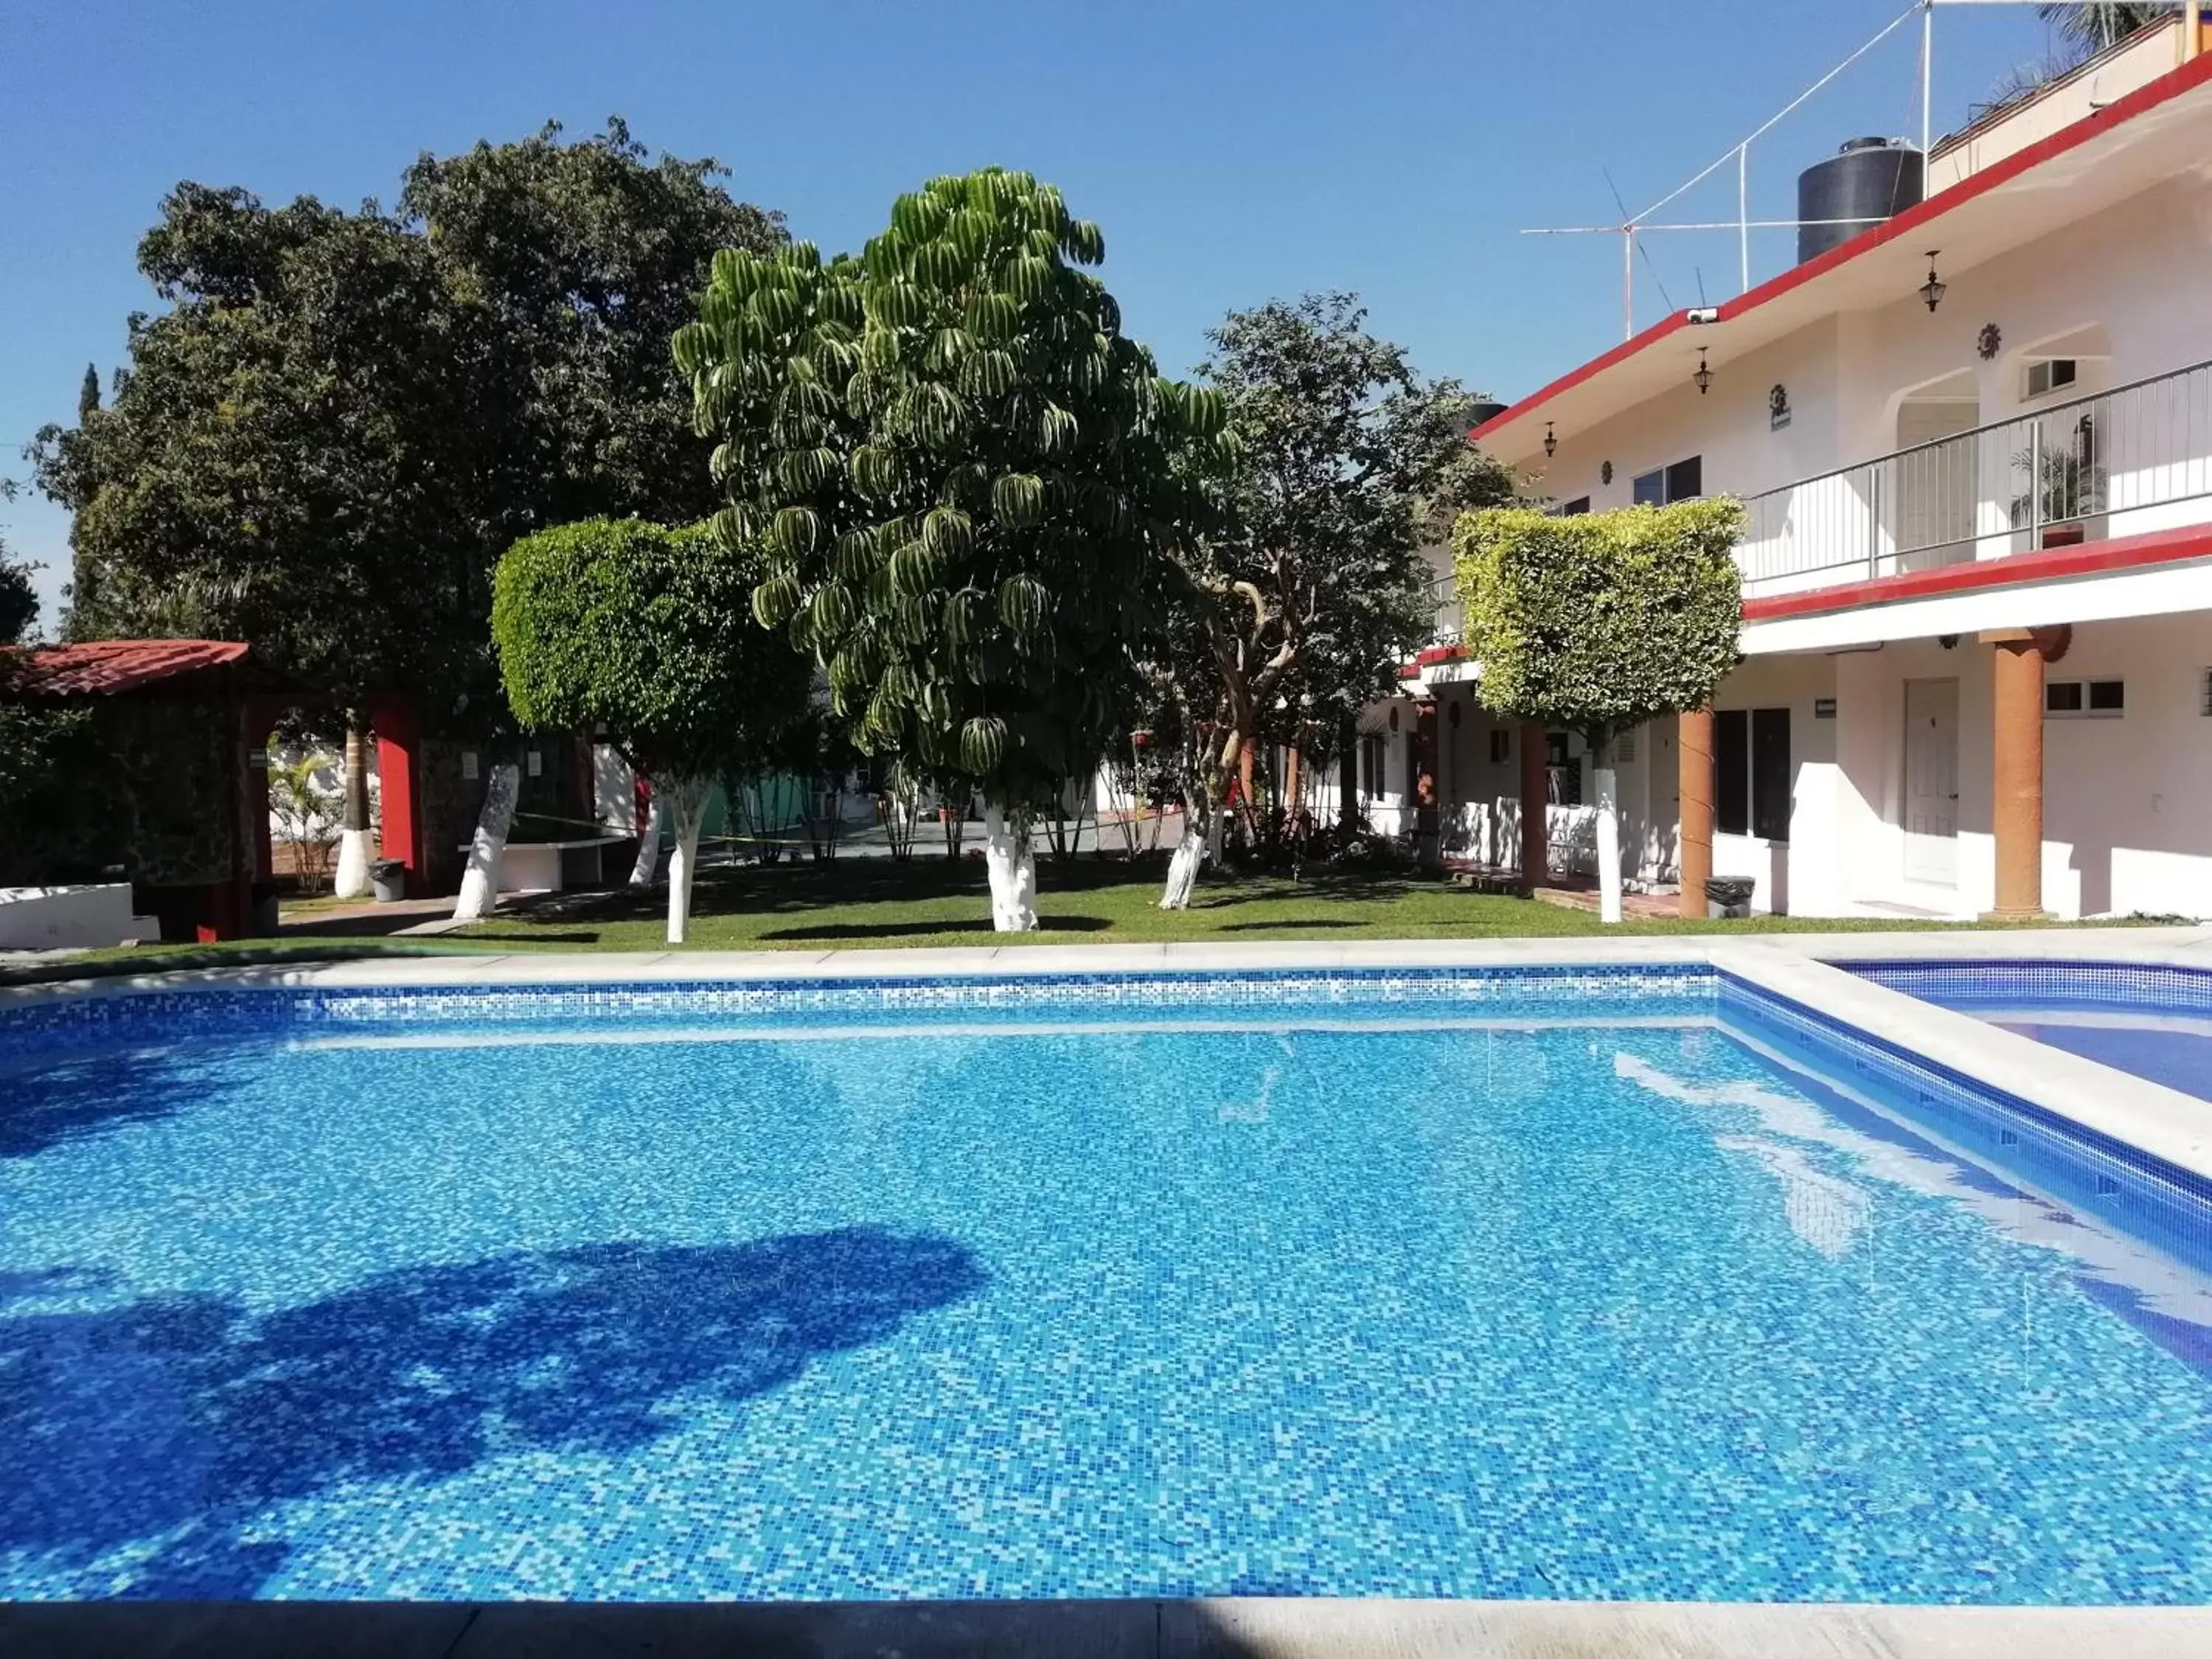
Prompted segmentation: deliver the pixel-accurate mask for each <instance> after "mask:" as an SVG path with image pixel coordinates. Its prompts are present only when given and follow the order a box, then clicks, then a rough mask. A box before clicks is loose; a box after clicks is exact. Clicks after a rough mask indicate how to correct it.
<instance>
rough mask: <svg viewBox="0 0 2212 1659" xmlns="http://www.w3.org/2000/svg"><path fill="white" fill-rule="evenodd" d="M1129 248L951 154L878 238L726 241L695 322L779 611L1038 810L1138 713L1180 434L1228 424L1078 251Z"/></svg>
mask: <svg viewBox="0 0 2212 1659" xmlns="http://www.w3.org/2000/svg"><path fill="white" fill-rule="evenodd" d="M1104 252H1105V249H1104V241H1103V236H1102V235H1101V234H1100V232H1099V231H1098V229H1097V227H1096V226H1094V225H1091V224H1089V223H1087V222H1084V221H1081V220H1079V219H1075V218H1073V217H1072V216H1070V215H1069V213H1068V210H1067V208H1066V204H1065V203H1064V202H1063V200H1062V199H1061V197H1060V192H1059V191H1057V190H1054V188H1053V187H1052V186H1050V185H1044V184H1040V183H1039V182H1038V181H1037V180H1036V179H1033V178H1031V177H1030V175H1028V174H1027V173H1007V172H1002V171H1000V170H998V169H995V168H994V169H987V170H985V171H983V172H981V173H971V174H969V175H967V176H966V177H964V178H961V177H947V178H941V179H933V180H932V181H931V182H930V183H929V184H928V185H927V186H926V187H925V188H924V189H922V190H921V191H916V192H914V193H912V194H909V195H906V196H902V197H899V198H898V200H897V202H896V204H894V205H893V207H892V210H891V222H890V225H889V227H888V228H885V229H884V231H883V232H882V233H881V234H878V235H877V236H876V237H875V238H873V239H872V240H871V241H870V242H869V243H868V244H867V246H866V250H865V252H863V253H862V254H861V255H860V256H859V257H858V258H854V257H849V256H840V257H838V258H833V259H830V260H828V261H824V260H823V258H822V257H821V255H820V254H819V253H818V252H817V250H816V249H815V248H814V247H813V246H811V244H808V243H804V242H802V243H799V244H797V245H795V246H792V247H789V248H786V249H784V250H783V251H781V252H780V253H778V254H775V255H774V256H770V257H763V256H760V255H757V254H751V253H748V252H744V251H742V250H738V251H732V252H726V253H724V254H722V255H719V256H718V257H717V258H716V259H715V261H714V280H713V283H712V286H711V287H710V288H709V289H708V292H707V294H706V295H705V296H704V297H703V299H702V301H701V305H700V311H699V319H698V320H697V321H696V323H694V324H692V325H690V326H688V327H686V328H684V330H682V331H679V332H678V335H677V336H676V341H675V349H676V355H677V358H678V362H680V363H682V365H683V366H684V368H685V369H686V370H688V371H689V372H690V374H691V376H692V384H693V388H694V392H695V396H696V406H697V412H698V419H699V422H700V424H701V427H702V429H704V430H706V431H708V432H709V433H710V434H712V435H714V436H716V437H718V438H720V444H719V445H718V447H716V449H715V451H714V458H713V466H714V476H715V477H716V478H717V480H718V481H719V482H720V483H721V485H722V487H723V489H725V491H726V495H727V497H728V504H727V505H726V507H724V508H723V509H722V510H721V511H720V513H717V515H716V518H715V523H716V525H717V526H718V529H719V531H720V534H721V535H722V536H723V538H724V540H725V543H726V544H728V545H732V546H744V545H745V544H750V543H751V542H753V541H754V540H756V539H758V540H759V541H760V542H761V543H762V544H763V545H764V546H765V548H766V550H767V553H768V556H769V561H770V563H771V566H772V570H773V574H771V575H770V576H769V579H768V580H766V581H764V582H763V583H762V584H761V585H760V586H758V587H757V588H756V589H755V590H754V593H753V610H754V613H755V615H756V616H757V617H758V618H759V619H760V621H761V622H762V623H763V624H764V625H766V626H768V627H771V628H781V629H787V631H788V634H789V637H790V638H791V639H792V640H793V642H794V643H796V644H797V645H798V646H799V647H800V648H801V649H803V650H805V651H806V652H808V653H811V655H812V656H813V657H814V658H815V659H816V660H817V661H818V662H819V663H820V664H821V665H823V668H824V669H825V671H827V673H828V677H829V690H830V696H831V697H832V699H833V701H834V702H835V705H836V708H837V710H838V712H839V713H840V714H844V715H846V716H848V718H849V719H850V720H852V721H853V726H854V738H855V739H856V741H857V742H858V743H859V744H860V745H861V746H862V747H863V748H864V749H865V750H868V751H869V752H872V753H877V754H885V753H889V754H896V755H899V756H902V757H910V758H912V759H914V760H916V761H918V762H919V763H920V764H921V766H922V767H923V768H924V769H927V770H929V771H932V772H933V773H935V774H937V775H940V776H957V777H964V778H966V779H968V780H969V781H972V782H973V784H974V785H975V787H977V788H978V789H979V790H980V791H981V793H982V794H983V797H984V799H985V800H986V802H987V803H988V804H989V805H991V807H992V808H993V809H994V810H997V809H1006V810H1008V811H1012V814H1013V815H1014V817H1015V818H1016V820H1017V821H1019V820H1020V819H1021V817H1022V815H1023V813H1024V811H1026V809H1027V808H1028V807H1029V806H1030V805H1031V804H1033V803H1035V802H1036V801H1038V800H1039V799H1042V797H1043V796H1044V795H1045V794H1046V793H1048V792H1049V791H1051V790H1053V789H1055V788H1056V787H1058V786H1059V785H1060V783H1061V781H1064V780H1065V779H1066V778H1068V777H1071V776H1087V775H1090V774H1091V772H1092V771H1094V770H1095V769H1096V768H1097V765H1098V764H1099V763H1100V761H1101V759H1102V758H1103V755H1104V754H1105V752H1106V749H1107V745H1108V744H1109V741H1110V740H1111V738H1112V737H1113V735H1114V733H1115V732H1116V731H1117V730H1118V729H1119V728H1120V727H1121V726H1122V725H1123V724H1124V723H1125V720H1126V718H1127V712H1128V710H1129V708H1131V707H1132V706H1133V702H1134V699H1135V697H1136V696H1137V694H1138V691H1139V676H1138V665H1139V661H1140V659H1142V658H1143V656H1144V655H1145V653H1146V650H1147V648H1148V647H1149V645H1150V643H1151V641H1152V635H1153V630H1154V629H1155V627H1156V626H1157V622H1158V617H1159V615H1160V612H1161V609H1162V605H1163V603H1164V592H1165V587H1164V578H1165V576H1166V574H1167V570H1168V565H1167V560H1168V558H1169V557H1170V555H1171V553H1172V551H1173V550H1174V549H1175V548H1176V546H1177V545H1178V544H1179V543H1180V541H1181V540H1182V538H1183V537H1184V536H1185V534H1186V533H1187V526H1188V513H1189V510H1190V506H1191V500H1190V495H1189V492H1188V490H1187V489H1185V488H1184V486H1183V484H1182V481H1181V479H1180V478H1179V477H1178V476H1177V474H1176V460H1177V458H1178V456H1180V455H1182V454H1183V453H1185V452H1186V451H1187V450H1188V449H1189V448H1190V447H1197V446H1211V447H1217V448H1218V447H1223V446H1224V442H1225V441H1224V440H1223V439H1222V438H1221V436H1220V433H1221V427H1222V421H1221V402H1220V399H1219V398H1218V395H1216V394H1215V393H1213V392H1209V391H1206V390H1201V389H1194V388H1192V387H1189V386H1183V385H1182V384H1180V383H1178V382H1176V381H1172V380H1164V379H1163V378H1161V377H1160V376H1159V375H1158V373H1157V372H1156V369H1155V367H1154V364H1153V361H1152V355H1151V353H1150V352H1148V351H1146V349H1145V348H1144V347H1142V346H1141V345H1139V344H1138V343H1136V342H1134V341H1133V340H1131V339H1130V338H1129V337H1127V336H1126V335H1124V334H1123V333H1122V332H1121V311H1120V307H1118V306H1117V305H1116V304H1115V301H1114V298H1113V296H1112V295H1110V294H1109V293H1108V292H1107V290H1106V289H1105V287H1104V285H1103V283H1100V282H1099V281H1098V280H1097V278H1096V277H1093V276H1090V275H1088V274H1087V273H1086V272H1085V271H1084V270H1081V269H1079V267H1081V266H1085V265H1095V264H1097V263H1099V261H1100V260H1101V259H1102V258H1103V257H1104ZM1023 840H1024V842H1025V841H1026V832H1025V830H1024V832H1023ZM994 869H995V866H994Z"/></svg>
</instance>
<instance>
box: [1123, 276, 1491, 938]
mask: <svg viewBox="0 0 2212 1659" xmlns="http://www.w3.org/2000/svg"><path fill="white" fill-rule="evenodd" d="M1365 322H1366V313H1365V312H1364V310H1363V309H1362V308H1361V307H1360V305H1359V303H1358V299H1357V298H1356V297H1355V296H1353V295H1349V294H1340V293H1330V294H1310V295H1305V296H1304V298H1302V299H1300V300H1297V301H1279V300H1277V301H1269V302H1268V303H1267V304H1266V305H1263V306H1260V307H1255V308H1254V309H1253V310H1250V311H1243V312H1234V313H1231V314H1230V316H1229V317H1228V318H1227V319H1225V320H1224V321H1223V323H1222V324H1221V325H1220V326H1219V327H1218V328H1216V329H1214V330H1213V331H1212V334H1211V335H1210V338H1211V339H1212V343H1213V346H1214V356H1213V358H1212V361H1211V362H1207V363H1206V364H1205V365H1204V366H1203V367H1202V368H1201V369H1200V373H1201V374H1205V375H1206V376H1208V377H1210V378H1211V379H1212V381H1213V383H1214V385H1215V386H1218V388H1219V391H1220V393H1221V397H1222V399H1223V402H1224V404H1225V410H1226V413H1227V417H1228V422H1229V427H1230V430H1231V432H1232V433H1233V434H1234V435H1235V437H1236V440H1237V443H1236V449H1235V453H1236V456H1237V464H1236V465H1235V466H1234V467H1233V468H1232V469H1231V471H1229V473H1228V474H1227V477H1226V481H1225V483H1224V484H1223V485H1221V486H1219V487H1220V489H1221V490H1222V493H1223V495H1224V496H1225V509H1226V510H1225V515H1224V518H1223V520H1222V521H1221V523H1220V524H1219V526H1218V527H1217V529H1216V532H1215V533H1213V534H1211V535H1209V536H1207V537H1206V538H1205V539H1204V540H1203V541H1200V542H1194V543H1190V544H1188V545H1187V547H1186V551H1185V556H1184V569H1185V572H1186V574H1187V575H1188V585H1187V587H1186V594H1187V599H1186V604H1185V606H1184V608H1183V614H1182V618H1181V626H1180V629H1178V631H1177V633H1176V635H1171V641H1176V642H1178V643H1179V646H1180V648H1171V649H1170V651H1169V652H1168V653H1166V654H1165V655H1164V657H1163V658H1162V659H1159V661H1158V663H1157V664H1156V665H1155V666H1156V683H1157V684H1158V687H1159V690H1160V692H1161V695H1162V696H1164V698H1165V699H1166V700H1168V701H1170V702H1173V704H1174V705H1175V707H1176V711H1177V714H1178V716H1179V718H1178V719H1177V720H1176V722H1174V724H1175V725H1176V728H1177V730H1178V731H1179V732H1181V734H1182V736H1183V738H1184V740H1185V748H1184V755H1185V760H1184V766H1183V770H1184V774H1185V778H1186V783H1185V799H1186V811H1185V819H1184V831H1183V840H1182V844H1181V845H1180V846H1179V847H1178V848H1176V854H1175V857H1174V859H1173V860H1172V861H1171V862H1170V867H1169V875H1168V884H1167V891H1166V893H1165V895H1164V897H1163V898H1162V900H1161V904H1162V906H1163V907H1164V908H1171V909H1172V908H1182V907H1184V906H1187V905H1188V903H1189V902H1190V896H1191V892H1192V890H1193V888H1194V885H1195V883H1196V879H1197V875H1198V870H1199V866H1200V863H1201V862H1202V860H1203V859H1204V858H1205V857H1206V854H1207V853H1208V851H1209V849H1211V850H1212V851H1214V852H1217V853H1218V847H1219V836H1220V829H1221V821H1222V813H1223V809H1224V804H1225V800H1226V799H1227V796H1228V793H1229V785H1230V782H1231V780H1232V779H1234V778H1236V777H1237V775H1238V773H1239V770H1240V768H1241V766H1242V765H1243V763H1244V761H1245V759H1246V757H1248V756H1249V755H1250V754H1251V753H1252V752H1253V751H1254V750H1255V748H1256V747H1257V746H1258V745H1260V744H1262V743H1265V742H1274V743H1280V744H1289V745H1297V744H1300V743H1302V742H1309V743H1310V742H1314V741H1316V740H1318V741H1319V742H1320V743H1321V744H1322V745H1323V746H1325V747H1326V746H1332V745H1334V743H1335V742H1336V741H1337V740H1338V734H1339V733H1340V732H1341V731H1342V730H1343V728H1344V727H1345V726H1346V725H1347V724H1348V723H1349V722H1350V720H1352V717H1353V716H1354V715H1356V714H1358V710H1359V708H1361V706H1362V705H1364V704H1365V703H1367V702H1370V701H1371V700H1373V699H1374V698H1376V697H1377V696H1383V695H1385V694H1386V693H1387V692H1389V690H1392V689H1393V686H1394V683H1395V681H1394V677H1395V671H1396V668H1397V665H1398V662H1399V660H1400V659H1401V653H1403V652H1404V651H1405V650H1407V648H1408V647H1413V646H1414V645H1417V644H1418V643H1419V642H1420V641H1423V640H1424V639H1425V637H1426V635H1427V632H1428V629H1429V626H1430V623H1431V619H1432V617H1433V606H1432V605H1431V599H1430V596H1429V591H1428V589H1429V583H1430V581H1431V575H1432V572H1431V568H1430V567H1429V564H1428V562H1427V561H1426V560H1425V559H1424V558H1423V557H1422V554H1421V550H1422V548H1423V547H1425V546H1437V545H1441V544H1443V541H1444V540H1445V539H1446V538H1448V537H1449V533H1450V526H1451V523H1452V520H1453V519H1454V518H1455V517H1456V516H1457V514H1458V513H1461V512H1462V511H1464V510H1467V509H1469V508H1473V507H1483V506H1488V505H1492V504H1495V503H1497V502H1500V501H1510V499H1512V495H1513V488H1512V481H1511V477H1510V474H1508V473H1507V471H1505V469H1504V468H1503V467H1502V466H1500V465H1498V464H1497V463H1496V462H1494V461H1492V460H1491V459H1488V458H1487V457H1485V456H1483V455H1482V454H1480V453H1478V452H1477V451H1475V450H1474V448H1473V447H1470V446H1469V445H1468V442H1467V438H1466V434H1467V427H1468V411H1469V410H1470V408H1471V407H1472V405H1473V403H1474V399H1473V398H1470V397H1469V396H1468V394H1467V393H1466V392H1463V391H1462V389H1461V388H1460V386H1459V384H1458V383H1457V382H1456V381H1454V380H1425V379H1423V378H1422V377H1421V376H1420V375H1419V374H1418V373H1417V372H1416V371H1415V369H1414V368H1413V363H1412V361H1411V360H1410V358H1409V357H1408V356H1407V353H1406V351H1405V349H1403V348H1402V347H1400V346H1396V345H1394V344H1392V343H1389V341H1387V340H1378V339H1376V337H1374V336H1372V335H1371V334H1370V333H1368V332H1367V330H1366V327H1365ZM1323 734H1325V735H1323Z"/></svg>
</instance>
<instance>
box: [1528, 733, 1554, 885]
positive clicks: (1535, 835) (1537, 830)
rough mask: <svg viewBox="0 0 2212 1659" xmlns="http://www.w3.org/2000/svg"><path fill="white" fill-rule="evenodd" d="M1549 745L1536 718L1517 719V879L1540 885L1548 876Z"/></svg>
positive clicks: (1550, 769)
mask: <svg viewBox="0 0 2212 1659" xmlns="http://www.w3.org/2000/svg"><path fill="white" fill-rule="evenodd" d="M1551 805H1552V744H1551V738H1550V737H1549V735H1548V734H1547V732H1546V731H1545V729H1544V726H1543V725H1542V723H1541V721H1538V720H1523V721H1522V722H1521V879H1522V882H1523V883H1524V884H1527V885H1528V886H1529V887H1532V888H1533V887H1541V886H1544V885H1545V884H1547V883H1548V882H1549V881H1550V880H1551V878H1552V869H1551V864H1552V823H1551V811H1550V807H1551Z"/></svg>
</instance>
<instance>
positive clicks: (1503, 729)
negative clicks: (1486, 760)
mask: <svg viewBox="0 0 2212 1659" xmlns="http://www.w3.org/2000/svg"><path fill="white" fill-rule="evenodd" d="M1512 758H1513V729H1512V727H1510V726H1492V727H1491V729H1490V763H1491V764H1492V766H1502V765H1504V763H1506V762H1507V761H1509V760H1510V759H1512Z"/></svg>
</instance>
